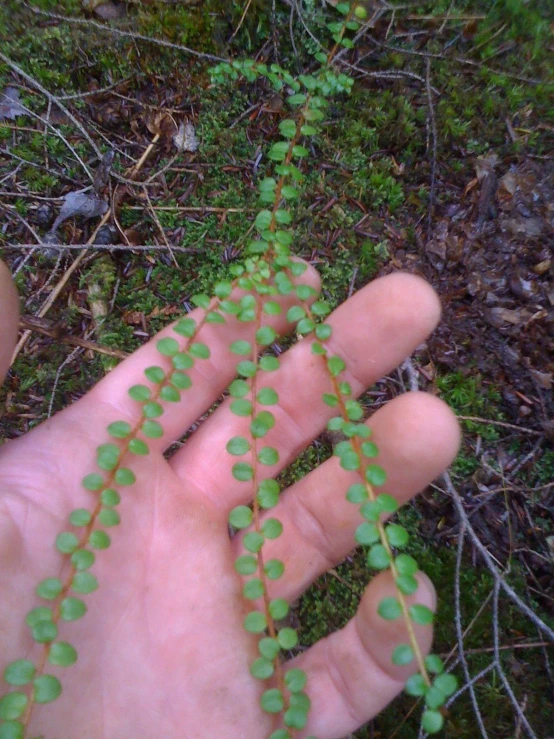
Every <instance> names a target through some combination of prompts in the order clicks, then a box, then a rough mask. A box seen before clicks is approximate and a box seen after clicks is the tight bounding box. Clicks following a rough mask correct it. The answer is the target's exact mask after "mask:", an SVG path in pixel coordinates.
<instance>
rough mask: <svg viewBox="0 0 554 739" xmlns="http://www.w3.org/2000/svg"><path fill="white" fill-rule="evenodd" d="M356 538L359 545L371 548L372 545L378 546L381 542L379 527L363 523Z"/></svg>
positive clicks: (357, 530) (355, 535)
mask: <svg viewBox="0 0 554 739" xmlns="http://www.w3.org/2000/svg"><path fill="white" fill-rule="evenodd" d="M354 538H355V539H356V541H357V542H358V544H363V545H364V546H371V545H372V544H376V543H377V542H378V541H379V539H380V536H379V531H378V529H377V526H375V524H374V523H368V522H367V521H366V522H365V523H361V524H360V525H359V526H358V528H357V529H356V532H355V534H354Z"/></svg>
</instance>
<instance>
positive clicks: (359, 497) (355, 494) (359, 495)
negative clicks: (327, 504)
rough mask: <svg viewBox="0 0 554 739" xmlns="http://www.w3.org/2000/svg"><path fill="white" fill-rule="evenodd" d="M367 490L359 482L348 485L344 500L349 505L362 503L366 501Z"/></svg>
mask: <svg viewBox="0 0 554 739" xmlns="http://www.w3.org/2000/svg"><path fill="white" fill-rule="evenodd" d="M367 497H368V496H367V490H366V488H365V485H362V483H361V482H356V483H354V484H353V485H350V487H349V488H348V490H347V491H346V500H347V501H348V502H349V503H356V504H357V503H364V502H365V501H366V500H367Z"/></svg>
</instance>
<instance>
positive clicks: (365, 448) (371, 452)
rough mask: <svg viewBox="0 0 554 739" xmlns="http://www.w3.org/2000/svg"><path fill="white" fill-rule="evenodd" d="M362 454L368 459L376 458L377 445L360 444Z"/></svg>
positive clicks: (370, 443)
mask: <svg viewBox="0 0 554 739" xmlns="http://www.w3.org/2000/svg"><path fill="white" fill-rule="evenodd" d="M362 454H363V455H364V456H365V457H368V458H369V459H372V458H373V457H376V456H377V455H378V454H379V449H378V448H377V444H374V443H373V442H372V441H364V442H363V443H362Z"/></svg>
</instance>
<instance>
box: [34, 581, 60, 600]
mask: <svg viewBox="0 0 554 739" xmlns="http://www.w3.org/2000/svg"><path fill="white" fill-rule="evenodd" d="M62 590H63V585H62V581H61V580H60V579H59V577H47V578H46V580H43V581H42V582H40V583H39V584H38V585H37V587H36V590H35V592H36V594H37V595H38V597H39V598H44V600H54V598H57V597H58V595H59V594H60V593H61V592H62Z"/></svg>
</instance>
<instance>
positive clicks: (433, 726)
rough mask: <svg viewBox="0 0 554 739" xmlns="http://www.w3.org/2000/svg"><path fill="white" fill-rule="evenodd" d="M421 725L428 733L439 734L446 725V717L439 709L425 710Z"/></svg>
mask: <svg viewBox="0 0 554 739" xmlns="http://www.w3.org/2000/svg"><path fill="white" fill-rule="evenodd" d="M421 726H422V728H423V730H424V731H426V732H427V733H428V734H437V733H438V732H439V731H440V730H441V729H442V727H443V726H444V718H443V717H442V713H440V712H439V711H423V715H422V716H421Z"/></svg>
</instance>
